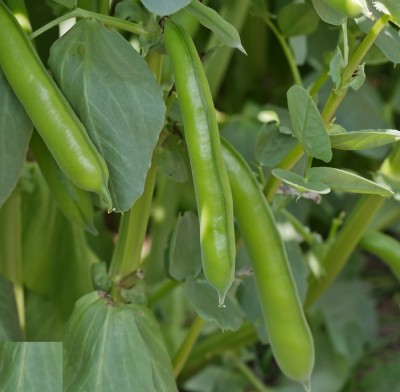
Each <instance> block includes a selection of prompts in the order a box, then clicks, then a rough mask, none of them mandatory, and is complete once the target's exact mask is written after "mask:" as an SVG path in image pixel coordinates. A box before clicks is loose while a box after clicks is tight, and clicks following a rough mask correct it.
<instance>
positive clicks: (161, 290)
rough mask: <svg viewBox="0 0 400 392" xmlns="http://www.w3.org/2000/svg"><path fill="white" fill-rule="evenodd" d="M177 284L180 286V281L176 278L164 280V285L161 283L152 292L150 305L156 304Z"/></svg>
mask: <svg viewBox="0 0 400 392" xmlns="http://www.w3.org/2000/svg"><path fill="white" fill-rule="evenodd" d="M146 278H147V277H146ZM177 286H179V282H177V281H176V280H167V281H166V282H163V283H162V285H160V286H159V287H158V288H157V289H156V290H155V291H154V292H153V293H152V294H150V296H149V300H148V305H149V307H152V306H154V305H155V304H156V303H157V302H158V301H160V300H161V299H163V298H164V297H165V296H166V295H167V294H168V293H169V292H170V291H172V290H173V289H174V288H175V287H177Z"/></svg>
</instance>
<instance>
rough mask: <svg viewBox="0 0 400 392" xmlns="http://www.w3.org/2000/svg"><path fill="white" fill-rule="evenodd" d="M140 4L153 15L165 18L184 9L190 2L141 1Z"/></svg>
mask: <svg viewBox="0 0 400 392" xmlns="http://www.w3.org/2000/svg"><path fill="white" fill-rule="evenodd" d="M142 3H143V5H144V6H145V7H146V8H147V9H148V10H149V11H150V12H152V13H153V14H156V15H160V16H165V15H171V14H173V13H175V12H177V11H179V10H180V9H182V8H184V7H186V6H187V5H188V4H189V3H190V0H142Z"/></svg>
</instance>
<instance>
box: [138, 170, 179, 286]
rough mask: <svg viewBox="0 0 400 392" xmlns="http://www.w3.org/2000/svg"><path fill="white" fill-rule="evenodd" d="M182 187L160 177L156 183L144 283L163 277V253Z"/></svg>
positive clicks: (159, 279) (175, 216)
mask: <svg viewBox="0 0 400 392" xmlns="http://www.w3.org/2000/svg"><path fill="white" fill-rule="evenodd" d="M181 194H182V185H181V184H178V183H174V182H172V181H170V180H169V179H168V178H167V177H166V176H164V175H161V176H159V178H158V181H157V192H156V198H155V201H154V204H153V207H152V213H151V225H150V227H151V247H150V253H149V254H148V256H147V257H146V259H145V260H144V267H145V270H146V281H147V282H148V283H151V284H152V283H157V282H159V281H161V280H162V278H163V277H164V275H165V267H164V252H165V249H166V247H167V245H168V239H169V236H170V234H171V231H172V229H173V227H174V224H175V222H176V218H177V212H178V207H179V201H180V199H181Z"/></svg>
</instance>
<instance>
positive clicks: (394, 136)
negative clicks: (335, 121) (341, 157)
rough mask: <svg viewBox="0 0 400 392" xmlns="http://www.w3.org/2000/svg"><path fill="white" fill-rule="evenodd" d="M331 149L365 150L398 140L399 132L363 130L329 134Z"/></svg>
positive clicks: (333, 131)
mask: <svg viewBox="0 0 400 392" xmlns="http://www.w3.org/2000/svg"><path fill="white" fill-rule="evenodd" d="M329 139H330V140H331V145H332V148H337V149H339V150H367V149H370V148H376V147H381V146H384V145H386V144H389V143H394V142H397V141H399V140H400V131H397V130H395V129H363V130H361V131H353V132H346V131H344V132H343V131H337V130H336V129H335V128H333V130H332V131H330V132H329Z"/></svg>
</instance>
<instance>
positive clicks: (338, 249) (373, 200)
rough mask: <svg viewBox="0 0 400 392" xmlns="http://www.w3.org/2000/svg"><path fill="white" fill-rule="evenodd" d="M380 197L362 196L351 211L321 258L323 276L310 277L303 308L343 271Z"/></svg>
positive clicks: (312, 302) (375, 211)
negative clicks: (317, 277)
mask: <svg viewBox="0 0 400 392" xmlns="http://www.w3.org/2000/svg"><path fill="white" fill-rule="evenodd" d="M384 201H385V199H384V198H383V197H380V196H375V195H369V196H364V197H363V198H361V200H360V201H359V202H358V204H357V205H356V207H355V208H354V209H353V211H352V213H351V214H350V216H349V218H348V219H347V221H346V223H345V225H344V226H343V228H342V230H341V231H340V232H339V234H338V236H337V238H336V239H335V241H333V242H332V244H331V246H330V247H329V249H328V252H327V253H326V256H325V257H324V258H323V260H322V262H321V264H322V268H323V270H324V276H323V277H322V278H321V279H320V280H316V279H315V278H313V277H311V278H310V282H309V287H308V293H307V298H306V302H305V307H306V308H309V307H310V306H311V305H313V304H314V303H315V302H316V301H317V300H318V299H319V298H320V297H321V295H322V294H323V293H324V292H325V291H326V289H327V288H328V287H329V285H330V284H331V283H332V281H333V280H334V279H335V278H336V276H337V275H338V273H339V272H340V271H341V270H342V269H343V267H344V265H345V264H346V262H347V260H348V259H349V257H350V255H351V254H352V253H353V251H354V249H355V247H356V245H357V243H358V242H359V240H360V238H361V237H362V236H363V234H364V232H365V231H366V230H367V228H368V225H369V223H370V222H371V221H372V219H373V217H374V216H375V214H376V213H377V212H378V210H379V209H380V208H381V206H382V205H383V203H384Z"/></svg>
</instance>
